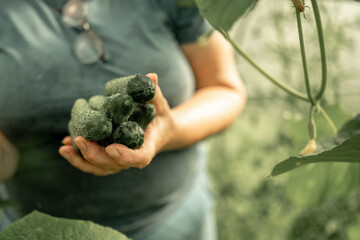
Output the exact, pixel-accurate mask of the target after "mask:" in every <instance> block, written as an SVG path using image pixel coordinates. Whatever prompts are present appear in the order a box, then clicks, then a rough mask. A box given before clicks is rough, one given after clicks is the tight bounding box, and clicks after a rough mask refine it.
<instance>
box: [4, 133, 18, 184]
mask: <svg viewBox="0 0 360 240" xmlns="http://www.w3.org/2000/svg"><path fill="white" fill-rule="evenodd" d="M18 162H19V154H18V152H17V150H16V148H15V147H14V145H13V144H12V143H11V142H10V141H9V140H8V139H7V138H6V137H5V135H4V134H3V133H2V132H1V131H0V182H4V181H5V180H7V179H9V178H11V177H12V176H13V175H14V173H15V171H16V169H17V166H18Z"/></svg>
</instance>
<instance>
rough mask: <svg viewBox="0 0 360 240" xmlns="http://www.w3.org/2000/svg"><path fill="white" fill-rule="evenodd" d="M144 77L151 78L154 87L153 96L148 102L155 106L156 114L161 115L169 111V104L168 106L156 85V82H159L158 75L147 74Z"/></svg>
mask: <svg viewBox="0 0 360 240" xmlns="http://www.w3.org/2000/svg"><path fill="white" fill-rule="evenodd" d="M146 76H148V77H149V78H151V79H152V80H153V81H154V83H155V85H156V89H155V96H154V98H153V99H152V100H151V101H150V102H151V103H152V104H154V105H155V108H156V112H157V114H159V115H162V114H164V113H166V112H168V111H170V107H169V104H168V102H167V100H166V99H165V97H164V95H163V93H162V91H161V89H160V87H159V85H158V82H159V78H158V75H157V74H156V73H148V74H146Z"/></svg>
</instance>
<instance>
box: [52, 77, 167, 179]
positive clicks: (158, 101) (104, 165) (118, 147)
mask: <svg viewBox="0 0 360 240" xmlns="http://www.w3.org/2000/svg"><path fill="white" fill-rule="evenodd" d="M147 76H148V77H150V78H151V79H152V80H153V81H154V82H155V84H156V94H155V97H154V99H153V100H152V103H153V104H154V105H155V107H156V112H157V114H156V117H155V118H154V119H153V121H152V122H151V123H150V124H149V125H148V126H147V128H146V129H145V133H144V143H143V145H142V146H141V147H140V148H139V149H130V148H128V147H126V146H125V145H122V144H117V143H114V144H111V145H109V146H107V147H103V146H100V145H99V144H97V143H96V142H93V141H88V140H86V139H85V138H83V137H81V136H79V137H76V138H75V139H74V140H75V144H76V146H78V148H79V149H80V151H81V153H82V155H83V157H80V156H79V155H78V154H77V153H76V151H75V149H74V147H73V145H72V139H71V137H70V136H67V137H65V138H64V140H63V144H64V146H62V147H60V149H59V153H60V154H61V155H62V156H63V157H64V158H65V159H67V160H68V161H69V163H70V164H71V165H73V166H74V167H76V168H78V169H80V170H81V171H83V172H87V173H92V174H94V175H98V176H105V175H110V174H114V173H117V172H119V171H121V170H124V169H128V168H131V167H134V168H140V169H141V168H144V167H146V166H147V165H149V164H150V162H151V160H152V159H153V158H154V156H155V155H156V154H157V153H158V152H159V151H160V150H162V149H163V148H165V147H166V144H167V142H169V140H170V138H171V132H172V131H171V130H173V127H174V121H173V117H172V114H171V110H170V107H169V105H168V103H167V101H166V99H165V98H164V96H163V94H162V92H161V90H160V88H159V86H158V84H157V82H158V78H157V75H156V74H148V75H147Z"/></svg>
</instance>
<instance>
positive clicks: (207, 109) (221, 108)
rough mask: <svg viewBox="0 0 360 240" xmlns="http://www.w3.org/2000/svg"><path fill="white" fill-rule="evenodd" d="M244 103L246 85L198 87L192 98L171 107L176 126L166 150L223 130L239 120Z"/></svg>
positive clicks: (191, 142) (164, 148)
mask: <svg viewBox="0 0 360 240" xmlns="http://www.w3.org/2000/svg"><path fill="white" fill-rule="evenodd" d="M245 102H246V94H245V90H244V88H240V89H233V88H229V87H226V86H211V87H205V88H202V89H199V90H198V91H197V92H196V94H195V95H194V96H193V98H191V99H190V100H189V101H187V102H185V103H184V104H181V105H179V106H178V107H176V108H174V109H172V114H173V119H174V129H173V130H172V131H171V134H169V136H170V137H169V139H167V143H166V144H165V146H164V147H163V150H173V149H178V148H182V147H185V146H188V145H191V144H193V143H195V142H197V141H200V140H202V139H205V138H206V137H208V136H210V135H212V134H215V133H218V132H220V131H222V130H224V129H225V128H226V127H228V126H229V125H230V124H231V123H232V122H233V121H234V120H235V119H236V117H237V116H238V114H239V113H240V112H241V111H242V109H243V108H244V106H245Z"/></svg>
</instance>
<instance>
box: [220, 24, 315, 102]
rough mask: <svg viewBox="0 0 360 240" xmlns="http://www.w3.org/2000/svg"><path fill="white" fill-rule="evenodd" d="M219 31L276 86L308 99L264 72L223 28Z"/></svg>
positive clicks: (306, 99)
mask: <svg viewBox="0 0 360 240" xmlns="http://www.w3.org/2000/svg"><path fill="white" fill-rule="evenodd" d="M219 31H220V32H221V33H222V34H223V35H224V37H225V38H226V39H227V40H228V41H229V42H230V43H231V45H232V46H233V47H234V48H235V50H236V51H237V52H238V53H239V54H240V55H241V56H242V57H243V58H244V59H245V60H246V61H247V62H248V63H250V64H251V65H252V66H253V67H254V68H255V69H257V70H258V71H259V72H260V73H261V74H262V75H263V76H265V77H266V78H267V79H269V80H270V81H271V82H272V83H274V84H275V85H276V86H278V87H279V88H281V89H282V90H284V91H285V92H287V93H288V94H290V95H291V96H294V97H296V98H299V99H301V100H303V101H307V102H308V101H309V99H308V97H307V96H306V95H305V94H303V93H301V92H299V91H297V90H295V89H293V88H291V87H290V86H287V85H285V84H284V83H282V82H280V81H278V80H277V79H275V78H273V77H272V76H270V75H269V74H268V73H267V72H265V71H264V70H263V69H262V68H261V67H260V66H259V65H258V64H257V63H256V62H255V61H254V60H252V59H251V58H250V57H249V56H248V55H247V54H246V53H245V52H244V51H243V50H242V49H241V48H240V47H239V46H238V44H237V43H236V42H234V40H232V38H231V37H230V35H229V33H228V32H227V31H225V30H223V29H219Z"/></svg>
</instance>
